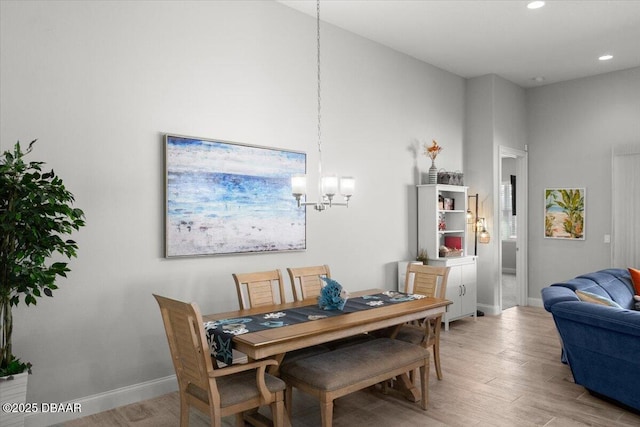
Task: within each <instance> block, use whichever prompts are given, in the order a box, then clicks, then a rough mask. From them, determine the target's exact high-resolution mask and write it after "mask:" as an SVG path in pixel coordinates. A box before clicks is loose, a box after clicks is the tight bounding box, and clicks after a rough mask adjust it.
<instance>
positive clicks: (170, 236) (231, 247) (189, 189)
mask: <svg viewBox="0 0 640 427" xmlns="http://www.w3.org/2000/svg"><path fill="white" fill-rule="evenodd" d="M305 172H306V154H305V153H301V152H296V151H288V150H280V149H275V148H268V147H259V146H254V145H247V144H240V143H235V142H228V141H218V140H212V139H203V138H194V137H186V136H177V135H165V183H166V184H165V256H166V257H180V256H197V255H221V254H237V253H264V252H277V251H298V250H304V249H306V209H300V208H298V207H297V204H296V200H295V198H294V197H293V196H292V195H291V176H292V175H294V174H304V173H305Z"/></svg>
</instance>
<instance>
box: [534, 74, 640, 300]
mask: <svg viewBox="0 0 640 427" xmlns="http://www.w3.org/2000/svg"><path fill="white" fill-rule="evenodd" d="M526 105H527V116H528V134H529V162H530V165H532V167H530V168H529V297H530V298H540V290H541V289H542V288H544V287H545V286H548V285H550V284H552V283H554V282H557V281H563V280H567V279H570V278H572V277H575V276H576V275H578V274H583V273H588V272H592V271H596V270H599V269H602V268H607V267H609V266H610V265H611V259H610V256H611V248H610V244H607V243H604V235H605V234H611V176H612V174H611V147H612V146H613V145H615V144H619V143H632V142H635V143H637V142H638V141H640V68H633V69H629V70H625V71H619V72H613V73H608V74H603V75H600V76H595V77H589V78H583V79H578V80H572V81H568V82H564V83H557V84H553V85H548V86H543V87H540V88H536V89H530V90H528V91H527V103H526ZM533 165H535V167H534V166H533ZM556 187H581V188H586V200H585V204H586V212H585V237H586V239H585V240H584V241H566V240H557V239H545V238H544V237H543V236H544V215H543V213H544V212H543V211H544V189H545V188H556Z"/></svg>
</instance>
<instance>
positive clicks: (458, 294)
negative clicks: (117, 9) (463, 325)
mask: <svg viewBox="0 0 640 427" xmlns="http://www.w3.org/2000/svg"><path fill="white" fill-rule="evenodd" d="M446 298H447V299H448V300H449V301H451V302H452V304H450V305H449V307H448V309H447V313H446V314H445V317H446V318H447V319H454V318H456V317H458V316H460V313H462V309H461V300H462V269H461V268H460V266H453V267H451V269H450V270H449V278H448V279H447V292H446Z"/></svg>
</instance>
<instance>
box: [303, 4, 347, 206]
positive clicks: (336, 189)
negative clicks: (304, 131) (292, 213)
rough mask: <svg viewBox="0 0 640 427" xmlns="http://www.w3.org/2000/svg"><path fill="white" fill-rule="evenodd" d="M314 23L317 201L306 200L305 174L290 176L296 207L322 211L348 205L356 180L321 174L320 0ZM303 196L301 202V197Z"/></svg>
mask: <svg viewBox="0 0 640 427" xmlns="http://www.w3.org/2000/svg"><path fill="white" fill-rule="evenodd" d="M316 24H317V33H316V34H317V42H318V43H317V59H318V62H317V64H318V201H317V202H309V201H306V195H307V177H306V175H294V176H292V177H291V194H292V195H293V197H295V199H296V201H297V202H298V207H302V206H313V207H314V208H315V209H316V210H317V211H320V212H321V211H323V210H325V209H327V208H330V207H333V206H346V207H348V206H349V199H351V196H353V193H354V190H355V185H356V180H355V178H353V177H351V176H343V177H340V178H338V176H337V175H323V174H322V132H321V131H322V126H321V125H322V122H321V118H322V115H321V114H320V111H321V108H320V107H321V103H320V101H321V99H322V98H321V96H320V83H321V80H320V0H317V2H316ZM338 193H340V194H341V195H342V197H343V198H344V202H334V197H335V196H336V194H338ZM302 197H304V198H305V201H304V202H303V201H302V200H301V199H302Z"/></svg>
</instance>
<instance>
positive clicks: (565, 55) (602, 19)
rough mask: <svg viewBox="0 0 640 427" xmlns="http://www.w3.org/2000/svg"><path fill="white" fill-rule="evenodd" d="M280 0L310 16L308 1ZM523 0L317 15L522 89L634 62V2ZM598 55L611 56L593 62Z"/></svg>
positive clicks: (462, 72)
mask: <svg viewBox="0 0 640 427" xmlns="http://www.w3.org/2000/svg"><path fill="white" fill-rule="evenodd" d="M279 2H280V3H282V4H285V5H287V6H289V7H291V8H293V9H296V10H299V11H301V12H303V13H305V14H308V15H312V16H314V17H315V16H316V2H315V1H313V0H305V1H301V0H294V1H291V0H279ZM527 3H528V1H523V0H502V1H489V0H445V1H442V0H440V1H436V0H323V1H322V2H321V4H320V18H321V20H322V21H325V22H328V23H330V24H333V25H335V26H337V27H340V28H343V29H345V30H348V31H350V32H353V33H355V34H358V35H360V36H362V37H365V38H367V39H370V40H373V41H376V42H378V43H380V44H382V45H385V46H388V47H390V48H392V49H395V50H397V51H400V52H403V53H406V54H407V55H410V56H413V57H415V58H417V59H420V60H422V61H424V62H427V63H429V64H432V65H435V66H437V67H439V68H442V69H444V70H447V71H450V72H452V73H455V74H457V75H459V76H462V77H466V78H471V77H477V76H482V75H485V74H498V75H499V76H502V77H504V78H506V79H508V80H510V81H512V82H514V83H516V84H518V85H519V86H522V87H525V88H528V87H535V86H540V85H544V84H549V83H555V82H559V81H564V80H571V79H575V78H579V77H586V76H592V75H596V74H602V73H607V72H610V71H615V70H623V69H627V68H633V67H638V66H640V0H623V1H598V0H582V1H570V0H551V1H547V2H546V5H545V6H544V7H543V8H541V9H537V10H529V9H527V7H526V5H527ZM604 53H610V54H612V55H613V56H614V57H613V59H612V60H610V61H599V60H598V57H599V56H600V55H603V54H604ZM536 77H543V78H544V81H543V82H537V81H535V80H533V79H534V78H536Z"/></svg>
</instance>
